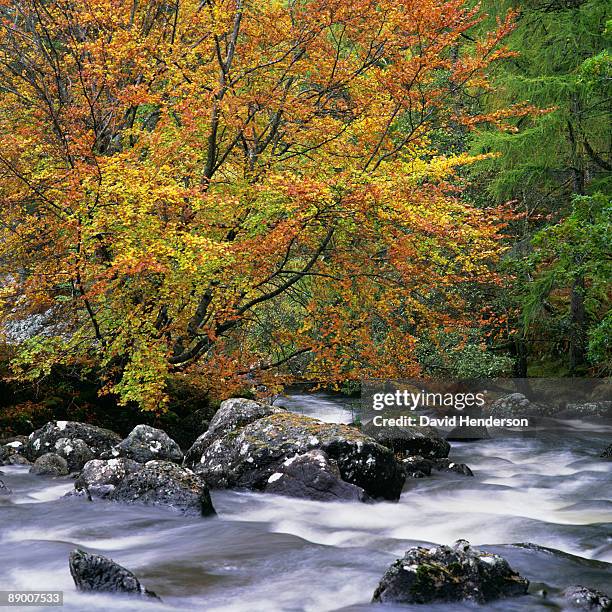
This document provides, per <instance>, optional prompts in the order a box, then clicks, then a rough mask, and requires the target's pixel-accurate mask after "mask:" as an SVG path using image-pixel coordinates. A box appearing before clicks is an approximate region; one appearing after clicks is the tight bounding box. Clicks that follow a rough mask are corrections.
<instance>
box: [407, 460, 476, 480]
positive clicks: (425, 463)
mask: <svg viewBox="0 0 612 612" xmlns="http://www.w3.org/2000/svg"><path fill="white" fill-rule="evenodd" d="M402 465H403V467H404V469H405V470H406V475H407V476H408V477H409V478H423V477H425V476H431V472H432V470H436V471H438V472H454V473H455V474H462V475H463V476H474V473H473V472H472V470H471V469H470V468H469V467H468V466H467V465H466V464H465V463H455V462H454V461H451V460H450V459H447V458H444V459H428V458H426V457H421V456H420V455H415V456H414V457H407V458H406V459H404V460H403V461H402Z"/></svg>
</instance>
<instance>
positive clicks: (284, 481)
mask: <svg viewBox="0 0 612 612" xmlns="http://www.w3.org/2000/svg"><path fill="white" fill-rule="evenodd" d="M265 491H266V492H267V493H276V494H278V495H287V496H289V497H301V498H303V499H312V500H316V501H367V500H368V496H367V495H366V493H365V491H364V490H363V489H362V488H361V487H357V486H355V485H353V484H349V483H348V482H344V480H342V478H341V477H340V470H339V469H338V465H337V464H336V462H335V461H332V460H331V459H330V458H329V457H328V456H327V453H324V452H323V451H321V450H318V449H317V450H312V451H309V452H307V453H304V454H303V455H295V457H291V458H290V459H286V460H285V461H284V462H283V463H282V464H281V465H280V466H279V467H278V471H276V472H274V474H272V475H271V476H270V477H269V478H268V481H267V483H266V486H265Z"/></svg>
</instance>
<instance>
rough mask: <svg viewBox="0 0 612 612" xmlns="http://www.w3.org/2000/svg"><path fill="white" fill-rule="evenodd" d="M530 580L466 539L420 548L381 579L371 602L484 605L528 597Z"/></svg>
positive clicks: (412, 550)
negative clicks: (500, 600) (471, 545)
mask: <svg viewBox="0 0 612 612" xmlns="http://www.w3.org/2000/svg"><path fill="white" fill-rule="evenodd" d="M528 586H529V581H528V580H526V579H525V578H523V577H522V576H520V575H519V574H518V573H517V572H515V571H514V570H513V569H512V568H511V567H510V566H509V565H508V562H507V561H506V560H505V559H504V558H503V557H500V556H499V555H495V554H492V553H488V552H485V551H480V550H476V549H473V548H471V547H470V545H469V543H468V542H466V541H465V540H459V541H458V542H457V543H456V544H455V545H454V546H453V547H450V546H438V547H436V548H422V547H420V546H419V547H416V548H411V549H410V550H408V551H407V552H406V553H405V554H404V556H403V557H402V558H401V559H398V560H397V561H395V563H393V564H392V565H391V566H390V567H389V569H388V570H387V571H386V572H385V574H384V576H383V577H382V579H381V581H380V583H379V585H378V587H377V588H376V591H375V592H374V597H373V598H372V601H373V602H380V603H399V604H431V603H439V602H451V601H455V602H456V601H473V602H475V603H479V604H483V603H486V602H489V601H493V600H495V599H500V598H503V597H514V596H518V595H525V594H526V593H527V587H528Z"/></svg>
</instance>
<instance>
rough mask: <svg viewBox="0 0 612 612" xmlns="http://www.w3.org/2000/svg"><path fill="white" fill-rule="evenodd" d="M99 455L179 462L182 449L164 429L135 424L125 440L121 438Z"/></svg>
mask: <svg viewBox="0 0 612 612" xmlns="http://www.w3.org/2000/svg"><path fill="white" fill-rule="evenodd" d="M101 457H102V459H112V458H113V457H126V458H127V459H133V460H134V461H138V463H147V462H148V461H155V460H159V461H172V462H173V463H181V462H182V461H183V451H181V448H180V446H179V445H178V444H177V443H176V442H175V441H174V440H173V439H172V438H171V437H170V436H169V435H168V434H167V433H166V432H165V431H163V430H161V429H156V428H155V427H151V426H150V425H136V427H134V429H132V431H131V432H130V433H129V435H128V436H127V438H125V440H121V442H120V443H119V444H117V446H114V447H113V448H112V449H111V450H110V451H107V452H105V453H102V455H101Z"/></svg>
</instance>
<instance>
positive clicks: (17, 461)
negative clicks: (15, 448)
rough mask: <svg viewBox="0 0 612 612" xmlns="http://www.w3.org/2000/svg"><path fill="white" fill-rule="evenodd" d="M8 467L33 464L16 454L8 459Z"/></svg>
mask: <svg viewBox="0 0 612 612" xmlns="http://www.w3.org/2000/svg"><path fill="white" fill-rule="evenodd" d="M6 465H32V462H31V461H28V460H27V459H26V458H25V457H24V456H23V455H20V454H19V453H16V454H14V455H11V456H10V457H9V458H8V460H7V462H6Z"/></svg>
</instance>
